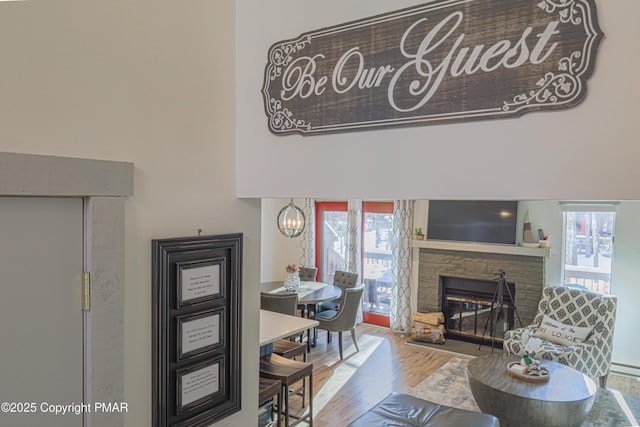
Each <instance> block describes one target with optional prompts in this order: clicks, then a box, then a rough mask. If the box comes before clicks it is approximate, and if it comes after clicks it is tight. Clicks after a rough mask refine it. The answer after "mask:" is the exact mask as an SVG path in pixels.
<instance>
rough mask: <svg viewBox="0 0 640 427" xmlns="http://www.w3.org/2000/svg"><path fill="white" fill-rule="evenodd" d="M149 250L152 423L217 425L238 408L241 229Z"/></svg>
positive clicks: (171, 241) (156, 245)
mask: <svg viewBox="0 0 640 427" xmlns="http://www.w3.org/2000/svg"><path fill="white" fill-rule="evenodd" d="M152 249H153V262H152V280H153V295H152V298H153V299H152V310H153V323H152V328H153V336H152V345H153V347H152V348H153V350H152V366H153V376H152V380H153V384H152V394H153V401H152V403H153V410H152V414H153V423H152V424H153V426H154V427H172V426H176V427H177V426H180V427H192V426H203V425H211V424H214V423H216V422H217V421H220V420H221V419H223V418H226V417H227V416H228V415H231V414H233V413H235V412H237V411H239V410H240V396H241V390H240V384H241V382H240V381H241V369H240V367H241V365H240V361H241V357H240V356H241V355H240V342H241V340H242V330H241V325H240V319H241V315H242V307H241V300H242V274H241V273H242V234H239V233H237V234H225V235H218V236H197V237H184V238H172V239H162V240H153V242H152Z"/></svg>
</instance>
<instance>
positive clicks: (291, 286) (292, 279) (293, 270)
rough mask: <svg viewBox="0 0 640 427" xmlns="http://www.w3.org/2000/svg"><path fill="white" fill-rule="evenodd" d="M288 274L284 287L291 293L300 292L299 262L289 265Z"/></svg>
mask: <svg viewBox="0 0 640 427" xmlns="http://www.w3.org/2000/svg"><path fill="white" fill-rule="evenodd" d="M286 270H287V276H286V277H285V278H284V288H285V289H286V290H287V292H289V293H294V292H298V288H299V287H300V267H298V264H289V265H287V268H286Z"/></svg>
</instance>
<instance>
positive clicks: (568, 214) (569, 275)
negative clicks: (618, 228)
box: [562, 204, 616, 294]
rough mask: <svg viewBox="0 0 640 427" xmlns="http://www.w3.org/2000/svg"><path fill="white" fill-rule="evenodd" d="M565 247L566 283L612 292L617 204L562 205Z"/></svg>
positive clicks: (563, 264) (564, 267)
mask: <svg viewBox="0 0 640 427" xmlns="http://www.w3.org/2000/svg"><path fill="white" fill-rule="evenodd" d="M562 210H563V224H564V226H563V236H562V246H563V255H564V262H563V263H562V266H563V273H562V274H563V281H564V283H565V284H574V286H580V287H584V288H586V289H588V290H590V291H595V292H600V293H603V294H610V293H611V264H612V261H613V243H614V228H615V218H616V211H615V206H614V205H579V204H577V205H563V206H562Z"/></svg>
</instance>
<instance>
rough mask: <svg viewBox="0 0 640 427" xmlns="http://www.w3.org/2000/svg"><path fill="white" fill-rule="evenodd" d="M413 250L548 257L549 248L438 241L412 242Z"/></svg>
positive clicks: (549, 253)
mask: <svg viewBox="0 0 640 427" xmlns="http://www.w3.org/2000/svg"><path fill="white" fill-rule="evenodd" d="M411 247H413V248H424V249H440V250H444V251H466V252H485V253H492V254H505V255H522V256H537V257H543V258H544V257H548V256H550V255H551V249H550V248H525V247H522V246H516V245H492V244H488V243H465V242H445V241H440V240H413V241H412V242H411Z"/></svg>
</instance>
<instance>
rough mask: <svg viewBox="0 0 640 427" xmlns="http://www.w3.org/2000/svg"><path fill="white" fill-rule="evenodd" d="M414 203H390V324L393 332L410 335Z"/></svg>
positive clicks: (400, 201) (402, 201)
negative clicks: (391, 207) (391, 213)
mask: <svg viewBox="0 0 640 427" xmlns="http://www.w3.org/2000/svg"><path fill="white" fill-rule="evenodd" d="M413 204H414V201H413V200H395V201H394V202H393V239H392V245H391V246H392V251H391V252H392V259H391V268H392V269H393V270H392V273H393V274H392V277H393V279H394V280H393V282H392V285H391V313H390V325H391V329H392V330H394V331H404V332H411V285H410V283H409V282H410V279H411V240H412V238H413Z"/></svg>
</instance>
